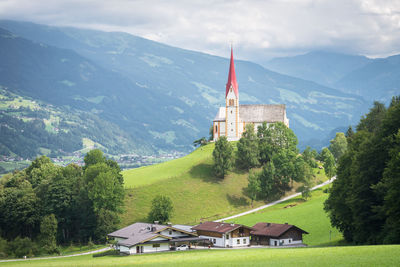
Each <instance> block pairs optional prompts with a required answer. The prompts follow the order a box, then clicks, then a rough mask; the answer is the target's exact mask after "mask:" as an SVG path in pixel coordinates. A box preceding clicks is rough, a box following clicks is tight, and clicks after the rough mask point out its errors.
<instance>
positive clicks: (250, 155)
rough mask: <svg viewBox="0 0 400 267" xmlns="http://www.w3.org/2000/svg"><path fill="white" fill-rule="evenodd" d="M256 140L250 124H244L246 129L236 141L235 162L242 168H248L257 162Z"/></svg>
mask: <svg viewBox="0 0 400 267" xmlns="http://www.w3.org/2000/svg"><path fill="white" fill-rule="evenodd" d="M257 143H258V140H257V135H256V134H255V132H254V126H253V125H252V124H248V125H246V131H245V132H244V133H243V134H242V138H240V140H239V142H238V143H237V149H238V150H237V163H238V166H240V167H241V168H242V169H245V170H248V169H251V168H253V167H255V166H257V165H258V164H259V161H258V156H259V152H258V144H257Z"/></svg>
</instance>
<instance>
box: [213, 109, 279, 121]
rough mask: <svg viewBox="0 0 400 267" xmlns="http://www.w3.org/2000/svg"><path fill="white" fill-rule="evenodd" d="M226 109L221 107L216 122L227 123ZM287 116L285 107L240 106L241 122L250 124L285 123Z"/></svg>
mask: <svg viewBox="0 0 400 267" xmlns="http://www.w3.org/2000/svg"><path fill="white" fill-rule="evenodd" d="M225 113H226V108H225V107H220V108H219V109H218V112H217V115H216V116H215V118H214V121H225V119H226V118H225V116H226V114H225ZM285 114H286V107H285V105H240V106H239V118H240V121H244V122H246V123H249V122H264V121H266V122H278V121H281V122H284V121H285Z"/></svg>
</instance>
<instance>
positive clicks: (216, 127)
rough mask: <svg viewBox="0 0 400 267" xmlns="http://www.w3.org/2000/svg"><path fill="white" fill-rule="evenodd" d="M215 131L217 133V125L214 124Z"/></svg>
mask: <svg viewBox="0 0 400 267" xmlns="http://www.w3.org/2000/svg"><path fill="white" fill-rule="evenodd" d="M215 132H216V133H218V125H215Z"/></svg>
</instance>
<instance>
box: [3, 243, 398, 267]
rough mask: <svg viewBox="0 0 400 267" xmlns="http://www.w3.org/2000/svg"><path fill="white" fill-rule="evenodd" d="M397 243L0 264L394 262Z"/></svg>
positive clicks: (272, 264) (327, 263) (384, 263)
mask: <svg viewBox="0 0 400 267" xmlns="http://www.w3.org/2000/svg"><path fill="white" fill-rule="evenodd" d="M399 264H400V246H399V245H387V246H348V247H325V248H290V249H289V248H287V249H269V248H262V249H243V250H238V249H221V250H198V251H184V252H166V253H158V254H147V255H139V256H104V257H98V258H93V257H92V256H91V255H87V256H78V257H71V258H61V259H51V260H34V261H25V262H9V263H2V265H4V266H40V267H46V266H54V267H56V266H77V267H78V266H134V265H136V266H398V265H399Z"/></svg>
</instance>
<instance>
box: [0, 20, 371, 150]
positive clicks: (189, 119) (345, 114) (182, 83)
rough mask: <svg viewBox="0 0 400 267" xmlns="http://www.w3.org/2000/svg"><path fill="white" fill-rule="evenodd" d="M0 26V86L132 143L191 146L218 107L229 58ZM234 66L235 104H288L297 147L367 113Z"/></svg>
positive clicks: (334, 96) (301, 83) (289, 80)
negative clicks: (92, 119) (88, 118)
mask: <svg viewBox="0 0 400 267" xmlns="http://www.w3.org/2000/svg"><path fill="white" fill-rule="evenodd" d="M0 27H3V28H5V29H6V30H7V31H9V32H4V31H3V32H2V34H0V35H1V38H2V39H1V42H0V46H1V47H0V48H1V51H8V52H7V53H6V52H3V53H1V52H0V68H1V69H0V85H2V86H3V87H7V89H8V90H11V91H12V92H14V93H18V94H19V95H22V96H28V97H31V98H33V99H38V100H40V101H44V102H46V103H49V104H52V105H55V106H57V107H65V106H67V107H71V108H74V109H76V110H82V111H84V112H92V113H94V114H95V115H96V116H98V117H99V118H100V119H101V120H104V121H107V122H109V123H113V124H115V125H117V126H118V127H119V128H120V129H121V130H122V131H124V132H125V133H127V134H128V136H129V139H128V142H129V143H130V144H131V145H132V146H134V147H138V146H139V147H142V148H145V149H146V150H147V151H153V152H157V151H162V150H163V151H170V150H181V151H189V150H191V149H192V146H191V144H192V142H193V140H195V139H198V138H199V137H201V136H207V135H208V130H209V127H210V125H211V122H212V119H213V118H214V116H215V113H216V111H217V108H218V106H221V105H224V91H225V90H224V87H225V82H226V79H227V72H228V66H229V61H228V59H226V58H221V57H217V56H211V55H207V54H204V53H199V52H194V51H188V50H183V49H180V48H175V47H171V46H167V45H164V44H160V43H157V42H153V41H150V40H146V39H143V38H140V37H136V36H132V35H130V34H126V33H118V32H101V31H93V30H83V29H76V28H63V27H50V26H44V25H37V24H33V23H28V22H14V21H0ZM227 54H228V52H227ZM235 63H236V73H237V79H238V83H239V92H240V101H241V103H242V104H246V103H247V104H257V103H265V104H270V103H282V104H286V106H287V115H288V118H289V119H290V127H291V128H292V129H293V130H294V131H295V133H296V135H297V136H298V137H299V140H300V143H301V144H302V145H303V146H304V145H305V144H311V145H313V143H314V142H313V143H307V140H322V139H323V137H325V136H326V135H328V134H329V133H330V131H331V130H333V129H335V128H337V127H346V126H347V125H349V124H353V123H355V122H356V120H357V119H358V118H359V116H360V115H361V114H362V113H363V112H365V111H366V108H365V107H366V106H367V105H365V101H364V100H363V99H362V98H361V97H359V96H355V95H351V94H346V93H343V92H340V91H338V90H335V89H332V88H328V87H325V86H321V85H319V84H316V83H314V82H310V81H306V80H302V79H298V78H294V77H290V76H287V75H282V74H279V73H276V72H273V71H270V70H267V69H265V68H263V67H262V66H260V65H258V64H255V63H252V62H248V61H240V60H237V61H236V62H235ZM100 144H101V145H104V144H103V143H101V142H100ZM317 148H318V147H317ZM136 149H138V148H136ZM133 151H135V149H133ZM142 151H143V149H142Z"/></svg>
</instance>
